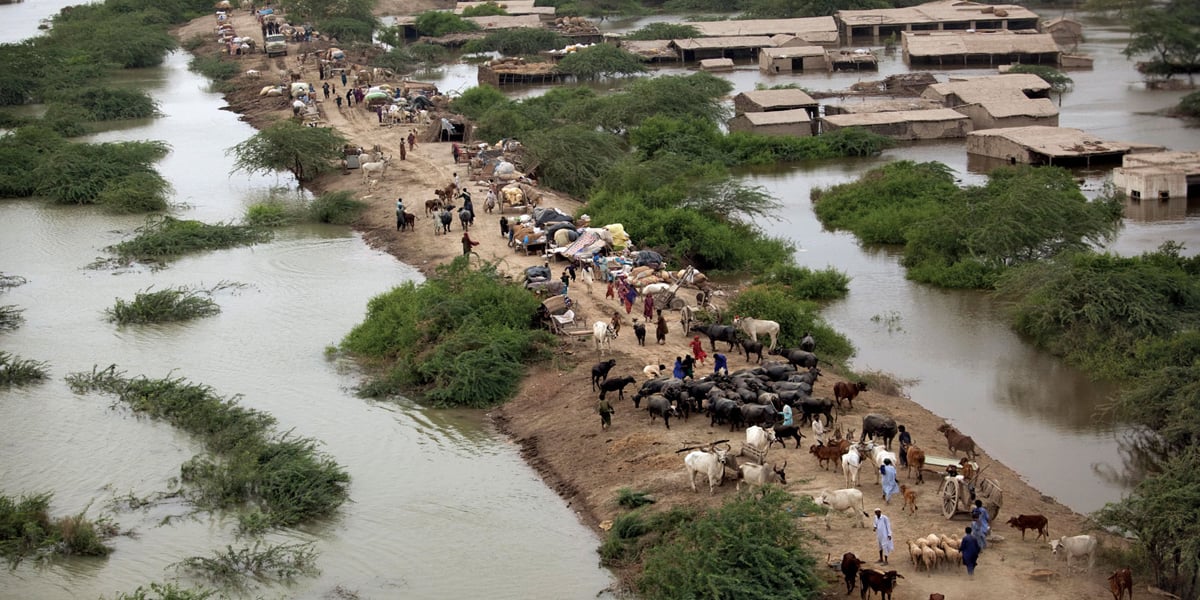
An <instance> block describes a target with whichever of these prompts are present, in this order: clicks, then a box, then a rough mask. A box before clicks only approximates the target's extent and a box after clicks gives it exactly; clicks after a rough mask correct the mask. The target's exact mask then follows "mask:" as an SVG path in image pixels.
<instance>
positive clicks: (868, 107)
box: [825, 97, 944, 116]
mask: <svg viewBox="0 0 1200 600" xmlns="http://www.w3.org/2000/svg"><path fill="white" fill-rule="evenodd" d="M935 108H944V107H943V106H942V105H941V103H939V102H934V101H932V100H927V99H925V98H890V99H886V100H880V99H878V98H867V97H861V98H859V99H850V98H847V99H846V100H843V101H842V102H841V103H840V104H826V105H825V116H831V115H852V114H859V113H877V112H896V111H904V110H933V109H935Z"/></svg>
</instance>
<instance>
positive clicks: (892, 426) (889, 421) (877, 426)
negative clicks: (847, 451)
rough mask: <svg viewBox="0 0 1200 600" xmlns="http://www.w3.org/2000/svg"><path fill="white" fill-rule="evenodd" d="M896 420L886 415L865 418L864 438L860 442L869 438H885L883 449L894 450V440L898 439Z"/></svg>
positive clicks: (872, 415)
mask: <svg viewBox="0 0 1200 600" xmlns="http://www.w3.org/2000/svg"><path fill="white" fill-rule="evenodd" d="M896 431H897V429H896V420H895V419H893V418H891V417H886V416H884V415H877V414H869V415H867V416H865V417H863V427H862V436H860V437H859V439H858V441H860V442H861V441H863V440H865V439H867V438H868V437H880V438H883V447H884V448H886V449H888V450H891V449H892V438H894V437H896Z"/></svg>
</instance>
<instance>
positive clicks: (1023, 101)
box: [926, 73, 1058, 117]
mask: <svg viewBox="0 0 1200 600" xmlns="http://www.w3.org/2000/svg"><path fill="white" fill-rule="evenodd" d="M1049 89H1050V84H1048V83H1046V82H1045V81H1044V80H1042V78H1041V77H1038V76H1037V75H1032V74H1028V73H1015V74H1012V75H990V76H986V77H968V78H958V79H951V80H950V81H949V82H947V83H935V84H933V85H931V86H929V88H928V89H927V90H926V97H931V96H932V95H933V94H936V95H937V96H939V97H942V98H945V97H948V96H950V95H954V96H956V97H957V98H958V99H959V100H960V101H961V102H962V103H963V104H978V105H980V106H982V107H984V108H985V109H987V111H988V113H989V114H991V115H992V116H993V117H1015V116H1030V117H1052V116H1054V115H1057V114H1058V107H1056V106H1054V103H1053V102H1051V101H1050V99H1049V98H1030V97H1028V96H1026V95H1025V92H1034V93H1040V92H1046V91H1049Z"/></svg>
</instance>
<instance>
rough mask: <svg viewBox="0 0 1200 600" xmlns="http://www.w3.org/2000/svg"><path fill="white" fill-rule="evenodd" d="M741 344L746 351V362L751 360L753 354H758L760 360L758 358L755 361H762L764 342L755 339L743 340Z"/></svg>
mask: <svg viewBox="0 0 1200 600" xmlns="http://www.w3.org/2000/svg"><path fill="white" fill-rule="evenodd" d="M741 344H742V350H743V351H745V353H746V362H750V355H751V354H754V355H756V356H758V360H756V361H755V362H758V363H761V362H762V351H763V345H762V342H756V341H754V340H742V341H741Z"/></svg>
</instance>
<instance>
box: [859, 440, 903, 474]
mask: <svg viewBox="0 0 1200 600" xmlns="http://www.w3.org/2000/svg"><path fill="white" fill-rule="evenodd" d="M858 451H859V453H860V454H861V455H862V456H863V457H865V458H866V459H867V460H869V461H871V466H872V467H873V468H872V470H873V471H875V483H879V468H880V467H882V466H883V461H885V460H887V459H889V458H890V459H891V460H892V464H893V465H894V464H896V462H897V461H896V455H895V454H892V453H891V452H888V451H887V450H885V449H884V447H883V446H876V445H875V444H874V443H873V442H868V443H867V444H866V445H863V444H862V443H859V447H858Z"/></svg>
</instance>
